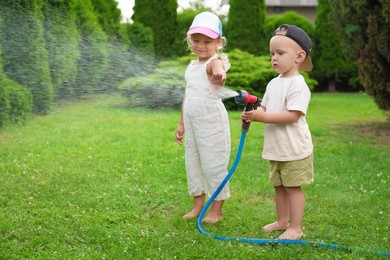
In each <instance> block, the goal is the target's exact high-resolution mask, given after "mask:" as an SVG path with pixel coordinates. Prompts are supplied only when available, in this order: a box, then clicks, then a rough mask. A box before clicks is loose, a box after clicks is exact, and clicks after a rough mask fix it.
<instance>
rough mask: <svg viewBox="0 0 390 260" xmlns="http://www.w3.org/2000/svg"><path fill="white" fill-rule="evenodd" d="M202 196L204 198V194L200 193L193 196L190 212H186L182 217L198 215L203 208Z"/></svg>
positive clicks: (188, 217) (187, 217)
mask: <svg viewBox="0 0 390 260" xmlns="http://www.w3.org/2000/svg"><path fill="white" fill-rule="evenodd" d="M204 198H205V195H204V194H202V195H200V196H195V197H194V207H193V208H192V210H191V211H190V212H188V213H187V214H185V215H184V216H183V219H190V218H196V217H198V216H199V214H200V212H201V211H202V209H203V205H204Z"/></svg>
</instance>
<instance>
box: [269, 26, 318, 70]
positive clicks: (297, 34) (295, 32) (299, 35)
mask: <svg viewBox="0 0 390 260" xmlns="http://www.w3.org/2000/svg"><path fill="white" fill-rule="evenodd" d="M281 32H283V33H281ZM284 32H285V34H284ZM273 35H284V36H286V37H288V38H290V39H292V40H293V41H295V42H296V43H297V44H298V45H299V46H301V47H302V49H303V50H304V51H305V52H306V54H307V55H306V59H305V61H304V62H303V63H302V64H301V66H300V68H301V70H305V71H311V70H312V69H313V63H312V61H311V58H310V51H311V39H310V37H309V35H307V33H306V32H305V31H304V30H302V29H301V28H299V27H298V26H295V25H290V24H283V25H281V26H279V27H278V29H276V30H275V32H274V34H273Z"/></svg>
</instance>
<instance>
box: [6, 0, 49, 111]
mask: <svg viewBox="0 0 390 260" xmlns="http://www.w3.org/2000/svg"><path fill="white" fill-rule="evenodd" d="M40 8H41V2H40V1H37V0H32V1H24V0H4V1H0V16H2V17H3V22H2V25H1V28H0V45H1V46H2V49H3V53H2V55H3V69H4V73H5V74H6V75H7V77H8V78H10V79H12V80H14V81H16V82H18V83H20V84H22V85H24V86H26V87H27V88H28V89H29V90H30V91H31V94H32V97H33V104H34V105H33V110H34V112H36V113H39V114H45V113H47V112H48V110H49V109H50V106H51V103H52V100H53V86H52V83H51V77H50V70H49V62H48V54H47V50H46V48H45V46H46V45H45V40H44V34H43V33H44V30H43V25H42V20H43V16H42V12H41V9H40Z"/></svg>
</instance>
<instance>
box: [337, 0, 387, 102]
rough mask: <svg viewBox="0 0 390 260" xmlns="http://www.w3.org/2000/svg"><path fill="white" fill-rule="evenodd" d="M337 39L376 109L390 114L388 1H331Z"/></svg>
mask: <svg viewBox="0 0 390 260" xmlns="http://www.w3.org/2000/svg"><path fill="white" fill-rule="evenodd" d="M332 7H333V9H332V13H333V14H334V21H335V22H336V24H337V28H338V30H339V35H340V37H341V39H342V40H343V41H344V43H345V46H347V47H348V51H349V53H350V54H351V55H352V56H353V58H354V59H355V60H356V65H357V67H358V71H359V77H360V81H361V83H362V85H363V86H364V88H365V90H366V91H367V93H369V94H371V95H372V96H373V97H374V99H375V102H376V103H377V105H378V106H379V108H381V109H383V110H390V73H389V68H390V43H389V35H390V1H388V0H377V1H356V0H337V1H336V0H332Z"/></svg>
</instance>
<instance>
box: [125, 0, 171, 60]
mask: <svg viewBox="0 0 390 260" xmlns="http://www.w3.org/2000/svg"><path fill="white" fill-rule="evenodd" d="M177 6H178V5H177V0H165V1H160V0H149V1H145V0H135V4H134V8H133V10H134V15H133V16H132V19H133V20H134V21H135V22H140V23H142V24H144V25H145V26H148V27H150V28H152V30H153V34H154V37H153V39H154V50H155V55H156V57H157V58H166V57H169V56H171V55H172V49H171V47H172V44H173V43H174V40H175V33H176V14H177V13H176V9H177Z"/></svg>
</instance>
